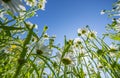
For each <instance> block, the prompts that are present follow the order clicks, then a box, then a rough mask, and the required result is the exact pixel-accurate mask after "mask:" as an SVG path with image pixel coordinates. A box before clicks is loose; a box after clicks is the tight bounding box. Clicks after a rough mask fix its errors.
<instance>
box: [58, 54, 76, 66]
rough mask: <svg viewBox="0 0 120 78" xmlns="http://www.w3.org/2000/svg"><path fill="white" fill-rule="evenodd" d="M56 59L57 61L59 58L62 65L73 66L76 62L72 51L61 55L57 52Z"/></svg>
mask: <svg viewBox="0 0 120 78" xmlns="http://www.w3.org/2000/svg"><path fill="white" fill-rule="evenodd" d="M57 59H58V61H60V60H61V62H62V64H64V65H70V66H73V65H75V63H76V59H75V57H74V55H73V53H71V52H68V53H66V54H65V55H64V56H63V57H62V53H60V52H58V53H57Z"/></svg>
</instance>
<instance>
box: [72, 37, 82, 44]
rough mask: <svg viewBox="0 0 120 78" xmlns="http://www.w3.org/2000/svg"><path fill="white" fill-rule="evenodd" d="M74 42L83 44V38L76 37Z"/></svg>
mask: <svg viewBox="0 0 120 78" xmlns="http://www.w3.org/2000/svg"><path fill="white" fill-rule="evenodd" d="M73 42H74V44H81V42H82V40H81V39H80V38H75V39H74V41H73Z"/></svg>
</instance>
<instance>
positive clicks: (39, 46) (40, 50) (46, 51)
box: [36, 42, 52, 56]
mask: <svg viewBox="0 0 120 78" xmlns="http://www.w3.org/2000/svg"><path fill="white" fill-rule="evenodd" d="M36 53H37V54H39V55H43V56H50V55H51V53H52V50H51V49H50V48H49V45H47V46H46V45H44V44H43V43H40V42H38V43H36Z"/></svg>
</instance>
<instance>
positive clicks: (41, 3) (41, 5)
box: [38, 0, 47, 10]
mask: <svg viewBox="0 0 120 78" xmlns="http://www.w3.org/2000/svg"><path fill="white" fill-rule="evenodd" d="M46 3H47V1H46V0H39V2H38V7H39V8H40V9H41V10H45V4H46Z"/></svg>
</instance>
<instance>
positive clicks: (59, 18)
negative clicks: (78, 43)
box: [31, 0, 117, 43]
mask: <svg viewBox="0 0 120 78" xmlns="http://www.w3.org/2000/svg"><path fill="white" fill-rule="evenodd" d="M115 1H117V0H47V4H46V8H45V11H38V12H37V13H38V15H39V16H38V17H34V18H32V19H31V20H32V22H33V23H36V24H38V26H39V30H40V31H41V30H42V28H43V26H44V25H47V26H48V27H49V30H48V32H47V33H48V34H49V35H56V37H57V38H56V41H57V43H60V42H62V41H63V39H64V35H66V36H67V38H68V39H72V38H75V37H77V29H78V28H82V27H84V26H86V25H89V26H90V28H91V29H93V30H95V31H97V33H98V35H101V34H102V33H103V32H105V26H106V25H107V24H108V23H111V18H109V17H108V16H107V15H101V14H100V11H101V10H103V9H107V10H111V9H112V4H113V2H115Z"/></svg>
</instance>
